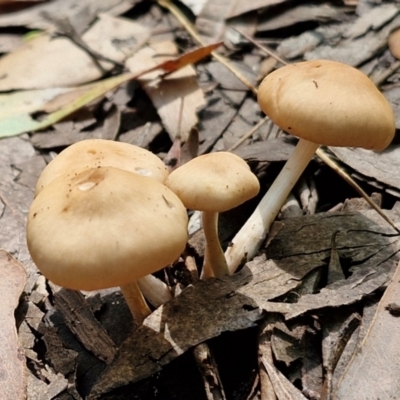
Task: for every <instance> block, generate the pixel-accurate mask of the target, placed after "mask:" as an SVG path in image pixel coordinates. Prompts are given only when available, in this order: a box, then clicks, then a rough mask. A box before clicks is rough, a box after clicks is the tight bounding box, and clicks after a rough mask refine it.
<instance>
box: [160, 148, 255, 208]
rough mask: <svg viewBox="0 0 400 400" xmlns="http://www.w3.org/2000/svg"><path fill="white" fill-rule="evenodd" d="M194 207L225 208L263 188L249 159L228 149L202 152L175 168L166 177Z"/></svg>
mask: <svg viewBox="0 0 400 400" xmlns="http://www.w3.org/2000/svg"><path fill="white" fill-rule="evenodd" d="M165 185H166V186H168V187H169V188H170V189H171V190H172V191H173V192H174V193H176V194H177V195H178V197H179V198H180V199H181V200H182V202H183V204H184V205H185V206H186V207H187V208H189V209H192V210H200V211H212V212H223V211H227V210H230V209H232V208H234V207H237V206H238V205H240V204H242V203H244V202H245V201H247V200H249V199H251V198H252V197H254V196H255V195H257V193H258V192H259V190H260V183H259V182H258V179H257V177H256V176H255V175H254V174H253V173H252V172H251V171H250V168H249V166H248V165H247V163H246V162H245V161H244V160H243V159H242V158H240V157H238V156H237V155H235V154H232V153H228V152H218V153H210V154H204V155H201V156H198V157H196V158H194V159H192V160H190V161H189V162H187V163H186V164H184V165H182V166H181V167H179V168H177V169H175V170H174V171H172V172H171V174H170V175H169V176H168V178H167V180H166V181H165Z"/></svg>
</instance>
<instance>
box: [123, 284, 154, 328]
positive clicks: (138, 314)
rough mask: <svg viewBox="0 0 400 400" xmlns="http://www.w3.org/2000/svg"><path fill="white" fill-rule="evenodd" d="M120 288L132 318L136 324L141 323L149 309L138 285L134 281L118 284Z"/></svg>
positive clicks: (149, 312)
mask: <svg viewBox="0 0 400 400" xmlns="http://www.w3.org/2000/svg"><path fill="white" fill-rule="evenodd" d="M120 288H121V292H122V294H123V295H124V297H125V301H126V303H127V304H128V307H129V310H130V311H131V313H132V315H133V319H134V320H135V322H136V324H137V325H138V326H140V325H142V323H143V321H144V320H145V318H146V317H148V316H149V315H150V314H151V310H150V308H149V306H148V305H147V303H146V300H145V299H144V297H143V294H142V292H141V291H140V289H139V285H138V284H137V282H136V281H134V282H131V283H128V284H126V285H123V286H120Z"/></svg>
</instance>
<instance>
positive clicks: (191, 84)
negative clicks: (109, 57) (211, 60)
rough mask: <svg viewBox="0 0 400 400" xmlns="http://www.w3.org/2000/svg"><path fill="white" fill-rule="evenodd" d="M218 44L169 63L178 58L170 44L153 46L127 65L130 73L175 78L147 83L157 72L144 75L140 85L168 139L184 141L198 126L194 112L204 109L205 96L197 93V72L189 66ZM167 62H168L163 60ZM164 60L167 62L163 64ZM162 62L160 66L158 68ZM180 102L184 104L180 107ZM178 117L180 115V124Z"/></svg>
mask: <svg viewBox="0 0 400 400" xmlns="http://www.w3.org/2000/svg"><path fill="white" fill-rule="evenodd" d="M219 45H220V43H216V44H213V45H210V46H206V47H201V48H199V49H196V50H194V51H191V52H189V53H186V54H184V55H182V56H181V57H179V58H176V59H175V60H168V58H169V59H170V58H171V57H174V56H175V55H176V54H177V48H176V46H175V44H174V43H172V42H160V43H153V44H152V45H151V46H148V47H145V48H143V49H141V50H140V51H139V52H137V53H136V54H135V55H134V56H133V57H131V58H129V59H128V60H127V62H126V64H127V66H128V68H129V69H130V71H131V72H133V73H135V72H137V71H138V70H139V69H140V70H142V69H143V68H149V69H153V67H157V68H154V69H160V70H163V71H165V72H168V73H169V72H172V71H175V70H176V69H179V68H181V69H179V70H178V71H177V72H175V73H174V74H172V75H170V76H168V77H166V78H165V79H163V80H161V81H160V80H156V81H150V82H149V79H156V78H157V77H158V76H159V75H160V71H154V72H152V73H150V74H145V75H144V76H142V77H141V78H139V81H140V82H141V83H142V84H143V86H144V89H145V91H146V92H147V94H148V95H149V97H150V98H151V100H152V101H153V103H154V105H155V107H156V108H157V111H158V114H159V115H160V118H161V120H162V122H163V125H164V127H165V129H166V130H167V132H168V133H169V134H170V136H171V139H172V140H174V139H175V137H176V136H177V135H180V136H181V139H182V141H186V140H187V137H188V134H189V132H190V130H191V129H192V128H193V127H194V126H195V125H196V124H197V122H198V118H197V111H198V109H199V108H200V107H202V106H204V105H205V100H204V95H203V92H202V90H201V89H200V87H199V85H198V82H197V77H196V72H195V70H194V68H193V67H192V66H191V65H190V64H193V63H195V62H197V61H199V60H200V59H201V58H203V57H205V56H207V55H209V54H210V53H211V52H212V51H213V50H214V49H215V48H216V47H218V46H219ZM166 59H167V60H166ZM163 60H166V61H165V62H163ZM160 62H161V64H160ZM182 102H183V104H182ZM179 115H182V118H181V120H180V121H179V117H178V116H179Z"/></svg>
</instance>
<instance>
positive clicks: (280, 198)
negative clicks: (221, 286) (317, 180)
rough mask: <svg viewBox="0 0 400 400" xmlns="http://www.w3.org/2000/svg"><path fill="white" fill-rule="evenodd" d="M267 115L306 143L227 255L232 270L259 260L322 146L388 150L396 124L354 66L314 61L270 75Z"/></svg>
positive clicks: (263, 103) (262, 100) (262, 94)
mask: <svg viewBox="0 0 400 400" xmlns="http://www.w3.org/2000/svg"><path fill="white" fill-rule="evenodd" d="M258 102H259V104H260V107H261V109H262V110H263V111H264V112H265V113H266V114H267V115H268V116H269V117H270V118H271V119H272V121H273V122H275V124H277V125H278V126H279V127H280V128H281V129H283V130H284V131H286V132H288V133H290V134H293V135H295V136H298V137H299V138H300V140H299V142H298V144H297V146H296V148H295V150H294V152H293V153H292V155H291V156H290V158H289V160H288V161H287V163H286V165H285V166H284V168H283V169H282V171H281V173H280V174H279V175H278V177H277V178H276V180H275V181H274V183H273V184H272V186H271V187H270V189H269V190H268V192H267V194H266V195H265V196H264V197H263V199H262V200H261V202H260V203H259V205H258V206H257V208H256V209H255V211H254V213H253V214H252V215H251V217H250V218H249V219H248V221H247V222H246V223H245V225H244V226H243V227H242V228H241V230H240V231H239V232H238V233H237V235H236V236H235V237H234V239H233V240H232V246H230V247H229V248H228V249H227V251H226V253H225V256H226V259H227V263H228V266H229V270H230V272H231V273H233V272H234V271H235V270H236V269H237V267H238V266H239V265H240V264H241V263H243V262H245V261H246V260H250V259H252V258H253V257H254V255H255V254H256V252H257V251H258V249H259V248H260V246H261V244H262V242H263V241H264V239H265V237H266V235H267V233H268V230H269V227H270V225H271V223H272V222H273V220H274V219H275V217H276V215H277V214H278V212H279V210H280V208H281V206H282V204H283V203H284V201H285V200H286V198H287V197H288V195H289V193H290V191H291V190H292V188H293V186H294V184H295V183H296V182H297V180H298V179H299V177H300V175H301V174H302V172H303V171H304V169H305V168H306V166H307V165H308V163H309V161H310V160H311V158H312V157H313V155H314V153H315V150H316V149H317V148H318V146H319V145H325V146H346V147H347V146H349V147H362V148H365V149H371V150H383V149H385V148H386V147H387V146H388V145H389V143H390V142H391V141H392V139H393V136H394V133H395V119H394V115H393V111H392V109H391V106H390V104H389V103H388V101H387V100H386V99H385V97H384V96H383V95H382V93H380V91H379V90H378V89H377V87H376V86H375V85H374V83H373V82H372V81H371V80H370V79H369V78H368V77H367V76H366V75H365V74H363V73H362V72H361V71H359V70H357V69H355V68H353V67H350V66H348V65H345V64H342V63H339V62H334V61H328V60H313V61H305V62H300V63H296V64H291V65H287V66H285V67H282V68H280V69H278V70H276V71H274V72H272V73H271V74H269V75H267V76H266V77H265V78H264V80H263V81H262V83H261V85H260V88H259V90H258Z"/></svg>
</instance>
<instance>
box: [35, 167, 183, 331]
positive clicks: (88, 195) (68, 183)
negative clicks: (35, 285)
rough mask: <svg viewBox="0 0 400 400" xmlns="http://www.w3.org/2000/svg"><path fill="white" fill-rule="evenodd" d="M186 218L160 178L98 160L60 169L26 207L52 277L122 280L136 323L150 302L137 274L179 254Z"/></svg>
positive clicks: (87, 284)
mask: <svg viewBox="0 0 400 400" xmlns="http://www.w3.org/2000/svg"><path fill="white" fill-rule="evenodd" d="M187 223H188V218H187V212H186V208H185V207H184V205H183V204H182V202H181V201H180V200H179V198H178V197H177V196H176V195H175V194H174V193H173V192H172V191H171V190H169V189H168V188H167V187H166V186H164V185H163V184H162V183H160V182H158V181H156V180H155V179H149V178H148V177H144V176H141V175H137V174H132V173H131V172H127V171H124V170H121V169H117V168H112V167H108V168H104V167H100V168H95V169H87V170H85V171H83V172H80V173H78V174H77V175H76V176H75V175H73V176H69V177H66V176H61V177H59V178H57V179H55V180H53V181H52V182H50V183H49V184H48V185H46V186H45V187H44V188H43V189H42V190H41V191H40V193H39V194H38V195H37V197H36V198H35V200H34V201H33V203H32V205H31V208H30V210H29V215H28V223H27V243H28V248H29V252H30V254H31V256H32V259H33V261H34V262H35V264H36V265H37V267H38V268H39V270H40V271H41V272H42V273H43V275H45V276H46V277H47V278H48V279H50V280H51V281H53V282H54V283H56V284H57V285H60V286H63V287H66V288H69V289H75V290H97V289H103V288H108V287H114V286H120V287H121V290H122V293H123V294H124V296H125V298H126V300H127V303H128V306H129V308H130V310H131V311H132V313H133V315H134V318H135V320H136V321H137V322H138V323H141V322H142V320H143V319H144V318H145V317H146V316H147V315H148V314H149V309H148V307H147V305H146V304H145V302H144V300H143V298H142V296H141V293H140V291H139V290H138V288H137V284H136V281H137V280H138V279H139V278H141V277H143V276H145V275H148V274H151V273H152V272H155V271H157V270H159V269H161V268H163V267H164V266H166V265H168V264H170V263H172V262H173V261H175V260H176V259H177V258H178V257H179V255H180V254H181V252H182V251H183V249H184V247H185V245H186V241H187ZM137 302H138V303H137Z"/></svg>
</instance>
